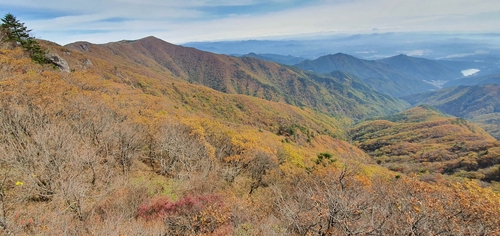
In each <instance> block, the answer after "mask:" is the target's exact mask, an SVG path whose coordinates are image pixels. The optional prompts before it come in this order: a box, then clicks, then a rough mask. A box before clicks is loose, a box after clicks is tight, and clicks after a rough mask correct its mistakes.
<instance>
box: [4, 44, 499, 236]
mask: <svg viewBox="0 0 500 236" xmlns="http://www.w3.org/2000/svg"><path fill="white" fill-rule="evenodd" d="M137 42H139V41H137ZM142 43H145V42H139V43H137V44H135V43H134V42H118V43H114V44H109V45H99V46H95V45H88V44H84V43H79V44H75V45H73V46H74V47H80V49H79V50H78V51H76V50H72V49H71V48H72V46H70V47H60V46H58V45H55V44H53V43H50V42H44V41H40V44H41V45H42V46H43V47H45V48H47V49H48V50H49V51H50V52H51V53H55V54H58V55H60V56H61V57H62V58H64V59H65V60H66V61H67V62H68V64H69V65H70V68H71V70H70V71H71V72H64V71H59V70H58V69H56V68H54V67H53V66H50V65H39V64H35V63H33V62H32V61H31V59H30V58H29V55H28V54H26V52H24V51H22V50H21V49H19V48H12V49H1V50H0V62H1V64H0V67H1V68H0V127H1V129H0V228H1V231H2V233H3V234H11V235H114V234H116V235H314V234H318V235H353V234H361V235H366V234H376V235H416V234H428V233H433V234H449V235H464V234H499V233H500V227H499V225H500V217H499V216H500V213H499V212H500V211H499V209H500V198H499V196H498V194H496V193H494V192H493V191H492V190H491V189H490V188H482V187H481V186H480V185H479V184H478V183H477V182H475V181H469V180H466V179H460V180H458V181H446V180H444V179H441V180H436V182H434V183H426V182H422V181H419V180H418V178H417V177H415V176H406V175H399V174H397V173H394V172H392V171H389V170H387V169H385V168H383V167H380V166H378V165H376V164H374V163H372V160H371V159H370V157H369V156H368V155H366V154H365V153H364V152H363V151H362V150H361V149H359V148H357V147H355V146H353V145H351V144H349V143H348V142H346V141H344V140H342V139H343V138H346V137H347V134H346V126H349V125H350V124H351V122H352V121H351V120H350V119H348V118H346V117H344V116H341V117H336V118H335V117H333V116H330V115H327V114H325V113H322V112H321V110H320V109H319V106H311V107H309V106H303V107H295V106H291V105H290V104H286V103H284V102H283V100H284V95H283V94H280V93H278V92H276V97H271V98H270V99H261V98H260V95H255V96H246V95H244V94H239V93H238V92H237V91H236V89H237V86H233V84H232V83H233V82H231V79H230V78H233V80H235V82H234V84H235V85H237V84H239V83H240V82H241V81H245V83H246V82H248V83H249V88H250V87H251V86H254V85H255V87H253V88H254V89H253V90H251V91H252V92H257V93H261V94H262V96H263V97H264V98H265V96H264V94H267V93H269V94H270V95H273V93H272V91H273V90H272V89H269V90H266V89H264V87H265V86H264V84H266V83H270V84H272V86H277V85H275V84H274V82H273V83H271V82H270V81H272V80H270V78H271V77H272V76H268V77H255V78H254V79H248V80H241V81H240V80H236V78H235V77H224V76H221V77H216V78H217V80H216V81H218V82H214V83H213V84H212V83H210V84H212V85H213V86H212V87H217V86H221V87H218V88H220V89H221V90H222V88H224V87H225V88H226V89H227V90H226V91H225V93H223V92H220V91H216V90H214V89H212V88H208V87H206V86H202V85H201V84H202V82H203V83H204V81H209V78H210V77H209V76H201V74H200V73H202V72H203V73H208V74H211V73H212V70H218V69H217V68H219V64H218V63H226V62H230V61H231V60H235V61H233V62H238V63H241V64H240V65H241V67H244V68H245V71H246V70H248V67H249V66H250V65H254V66H257V65H258V64H259V63H262V62H259V61H257V60H253V59H251V60H249V61H248V62H243V61H239V59H234V58H230V57H222V56H221V57H222V58H224V59H223V60H222V61H219V60H218V59H217V60H215V61H214V62H213V63H216V64H217V66H215V65H213V66H207V67H206V68H201V69H200V68H199V67H198V66H200V64H196V63H195V64H193V65H191V66H188V64H184V63H178V64H177V63H175V64H172V61H171V60H168V58H167V57H166V55H169V54H170V53H171V54H172V55H178V56H177V57H174V56H172V58H177V59H176V60H187V61H189V62H193V63H194V62H196V61H203V64H205V63H209V62H208V61H206V59H205V58H204V57H209V58H211V57H218V56H217V55H213V54H196V55H199V56H200V57H198V58H197V57H193V56H188V55H185V54H183V53H187V52H182V50H184V49H182V50H181V52H179V51H177V52H176V51H175V50H174V51H173V52H169V54H163V53H162V54H161V57H160V56H159V55H156V54H153V52H155V50H156V49H155V50H152V51H148V50H146V48H147V47H146V46H144V47H143V45H140V44H142ZM151 46H153V45H151ZM133 47H136V48H133ZM0 48H3V47H0ZM160 48H161V47H160ZM160 48H158V49H160ZM118 49H120V50H118ZM122 49H123V50H122ZM125 49H128V50H125ZM167 49H168V47H167V46H166V47H165V48H164V50H167ZM142 50H146V51H142ZM179 50H180V49H179ZM80 51H82V52H80ZM134 51H135V53H134ZM139 52H143V53H144V54H141V53H139ZM188 52H191V51H190V50H188ZM192 52H195V51H192ZM176 53H179V54H176ZM124 54H131V55H134V56H133V57H128V56H126V55H124ZM140 55H142V56H140ZM155 55H156V57H155ZM184 57H186V58H185V59H182V58H184ZM163 60H164V61H163ZM159 62H164V64H160V63H159ZM231 63H232V62H231ZM247 63H248V64H247ZM141 64H144V65H145V66H139V65H141ZM264 64H265V63H264ZM243 65H245V66H243ZM265 65H266V67H267V66H269V67H271V68H272V67H276V68H277V70H278V71H280V70H281V69H280V68H283V67H281V66H279V65H277V64H274V63H271V64H265ZM223 68H224V67H223ZM233 68H234V67H233ZM242 70H243V69H242ZM283 70H284V71H282V73H284V74H292V75H297V76H298V75H300V74H299V72H295V71H294V70H292V69H289V68H284V69H283ZM229 71H231V70H225V69H224V70H222V69H220V73H223V74H224V73H227V72H229ZM236 71H238V70H236ZM259 71H260V72H258V73H263V72H262V70H259ZM248 73H249V72H248ZM256 73H257V72H256ZM273 73H274V72H273ZM278 73H279V72H278ZM313 75H314V74H311V76H313ZM314 76H316V75H314ZM336 76H339V81H338V82H335V83H333V82H332V80H331V79H329V78H330V77H322V76H317V77H314V78H315V79H314V80H313V79H311V80H307V81H308V82H304V83H305V84H308V83H313V82H311V81H317V82H314V83H313V84H316V85H317V86H323V85H324V86H326V87H321V91H327V90H328V91H329V92H328V93H327V94H329V93H331V94H332V96H333V95H337V90H335V89H336V88H337V87H338V86H339V85H342V84H349V85H350V86H349V87H356V86H362V85H360V84H358V83H357V81H356V80H354V79H352V78H350V77H349V75H344V74H336ZM292 77H293V76H292ZM292 77H290V78H289V82H288V83H291V84H303V83H302V82H301V77H300V76H298V77H295V79H292ZM189 78H191V79H192V80H193V81H191V82H192V83H189ZM218 78H226V79H224V80H219V79H218ZM262 78H266V80H262V81H260V79H262ZM250 81H256V82H255V83H254V84H252V83H250ZM257 81H258V82H257ZM276 81H278V79H277V77H276ZM276 83H278V82H276ZM336 83H338V84H339V85H338V84H336ZM230 85H231V86H230ZM316 85H314V86H316ZM351 85H352V86H351ZM259 86H261V87H259ZM314 86H313V87H314ZM328 86H331V87H328ZM257 88H261V89H260V90H259V89H257ZM301 88H302V87H301ZM341 88H344V89H346V91H345V92H346V93H347V94H348V92H349V91H351V92H352V93H353V94H352V95H350V96H351V97H352V96H354V97H355V96H367V98H370V97H369V96H374V98H380V99H383V96H382V97H379V95H377V93H373V94H371V95H367V94H363V95H361V94H359V93H360V92H356V90H355V88H351V89H353V90H348V86H345V87H341ZM233 89H234V92H231V91H232V90H233ZM266 91H269V92H266ZM355 92H356V93H355ZM354 93H355V94H354ZM301 94H304V93H301ZM305 94H307V93H305ZM322 95H324V94H322ZM273 96H274V95H273ZM318 96H319V95H318ZM339 96H341V95H339ZM348 97H349V96H348ZM274 98H276V99H274ZM278 98H279V99H278ZM297 99H298V100H297V101H308V100H306V99H302V98H300V99H299V98H297ZM393 101H395V103H399V102H398V101H397V100H393ZM353 104H360V105H359V106H369V105H370V104H366V103H361V102H359V103H356V102H355V103H353ZM375 104H376V102H375ZM384 105H385V106H387V107H389V106H390V105H387V104H384ZM312 108H315V109H316V108H318V109H317V110H313V109H312ZM343 109H345V113H346V114H356V113H357V112H359V111H351V110H350V109H356V106H354V105H353V106H352V107H345V108H343ZM368 109H374V111H373V113H377V112H380V111H377V108H368ZM351 112H352V113H351ZM360 114H363V115H366V114H368V112H366V113H360ZM464 129H465V128H464ZM477 132H481V130H480V129H478V130H477ZM478 135H482V133H479V134H478ZM478 137H479V136H478ZM480 137H483V136H480ZM485 137H486V136H485ZM492 142H493V141H492ZM489 150H490V151H492V149H489Z"/></svg>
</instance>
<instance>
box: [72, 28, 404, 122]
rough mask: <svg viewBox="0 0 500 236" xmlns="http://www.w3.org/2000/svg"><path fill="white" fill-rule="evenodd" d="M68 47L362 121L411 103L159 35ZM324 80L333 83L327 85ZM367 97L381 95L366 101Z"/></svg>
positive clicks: (225, 89) (137, 67)
mask: <svg viewBox="0 0 500 236" xmlns="http://www.w3.org/2000/svg"><path fill="white" fill-rule="evenodd" d="M66 48H68V49H71V50H78V51H79V52H81V53H83V54H85V55H86V56H87V57H89V58H90V59H91V60H92V59H93V58H96V59H100V60H105V61H108V62H110V63H112V64H114V66H116V67H117V70H118V71H119V70H120V69H121V68H127V70H133V71H135V72H137V73H140V71H147V72H144V73H147V74H148V76H157V77H159V78H160V79H161V77H163V76H164V75H170V76H171V77H173V78H176V79H178V80H184V81H188V82H190V83H193V84H199V85H204V86H207V87H210V88H213V89H215V90H218V91H221V92H224V93H229V94H243V95H249V96H253V97H258V98H262V99H266V100H268V101H274V102H285V103H288V104H291V105H295V106H299V107H303V106H307V107H310V108H314V109H317V110H320V111H323V112H326V113H328V114H330V115H335V116H347V117H351V118H356V119H360V118H366V117H368V116H372V115H384V114H392V113H394V112H397V111H400V110H402V109H404V108H406V107H407V106H408V104H407V103H406V102H404V101H401V100H398V99H395V98H393V97H391V96H387V95H384V94H381V93H379V92H376V91H375V90H372V89H370V88H369V87H367V86H366V85H359V86H363V87H364V88H363V89H364V91H363V93H364V95H360V96H357V97H358V99H354V100H353V99H351V97H350V96H351V94H355V93H358V92H357V91H355V90H353V89H352V88H351V87H350V86H346V85H345V81H343V79H344V78H336V77H333V76H331V75H314V74H311V73H306V72H304V71H301V70H297V69H294V68H290V67H286V66H283V65H279V64H276V63H273V62H267V61H261V60H257V59H254V58H250V57H243V58H237V57H230V56H226V55H218V54H213V53H208V52H203V51H199V50H197V49H194V48H185V47H181V46H177V45H173V44H170V43H167V42H165V41H162V40H160V39H157V38H154V37H148V38H144V39H140V40H137V41H122V42H116V43H108V44H104V45H93V44H90V43H85V42H78V43H73V44H70V45H67V46H66ZM153 73H154V74H155V75H153ZM318 80H321V81H320V82H326V83H329V84H331V85H332V86H330V89H326V88H324V87H323V86H321V85H320V84H319V83H318ZM343 83H344V84H343ZM364 96H368V97H376V98H377V99H376V100H370V99H363V97H364ZM367 105H369V108H368V107H367ZM346 107H348V108H346Z"/></svg>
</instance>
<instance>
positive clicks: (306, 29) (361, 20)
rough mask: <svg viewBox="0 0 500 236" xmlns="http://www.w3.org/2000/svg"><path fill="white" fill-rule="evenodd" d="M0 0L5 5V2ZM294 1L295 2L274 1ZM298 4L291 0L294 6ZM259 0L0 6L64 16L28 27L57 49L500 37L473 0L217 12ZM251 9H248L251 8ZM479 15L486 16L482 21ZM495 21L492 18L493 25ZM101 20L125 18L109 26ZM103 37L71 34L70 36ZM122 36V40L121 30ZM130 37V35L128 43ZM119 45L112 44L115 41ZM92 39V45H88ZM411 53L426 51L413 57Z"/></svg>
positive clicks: (321, 2)
mask: <svg viewBox="0 0 500 236" xmlns="http://www.w3.org/2000/svg"><path fill="white" fill-rule="evenodd" d="M2 1H5V3H3V2H2ZM273 1H274V2H281V3H283V2H286V1H288V2H294V1H293V0H273ZM295 2H296V1H295ZM262 3H265V1H264V0H242V1H236V0H183V1H178V0H167V1H161V0H106V1H102V0H86V1H76V0H72V1H71V0H67V1H60V0H46V1H38V0H36V1H35V0H23V1H12V0H10V1H8V0H0V6H2V5H5V6H10V7H15V8H19V9H23V8H29V9H32V10H36V11H40V12H50V11H52V12H63V13H68V14H67V15H66V16H60V17H55V18H49V19H44V20H31V21H26V24H27V26H28V27H30V28H33V29H34V32H35V33H36V34H37V35H40V37H42V38H44V39H48V40H52V41H55V42H58V43H61V44H65V43H68V42H71V41H74V39H75V37H80V38H79V40H87V41H91V42H95V43H104V42H108V41H113V40H117V39H116V37H118V36H120V37H121V36H123V37H124V38H120V39H129V38H130V37H134V36H136V37H144V36H148V35H150V34H154V35H155V36H157V37H160V38H163V39H164V40H167V41H170V42H174V43H182V42H187V41H200V40H231V39H248V38H263V37H279V36H286V35H298V34H308V33H319V32H329V33H331V32H337V33H371V32H373V31H372V30H373V29H374V28H376V29H377V32H412V31H426V32H431V31H434V32H436V31H437V32H464V31H475V32H476V31H485V32H500V25H499V24H498V22H500V13H499V12H500V4H498V3H497V2H496V1H477V0H440V1H435V0H405V1H394V0H316V1H311V3H309V4H307V5H305V6H304V3H302V4H301V6H300V7H295V8H286V9H281V10H279V9H278V10H274V11H272V12H259V13H255V12H243V13H241V12H240V13H239V14H230V13H229V14H220V15H217V14H216V13H213V12H209V11H206V8H204V7H210V9H212V10H213V9H214V8H217V7H221V6H251V5H255V4H262ZM249 9H252V8H251V7H249ZM481 14H489V18H487V19H486V20H483V19H482V17H480V16H481ZM492 18H493V19H492ZM106 19H123V20H116V21H111V22H108V21H106ZM100 30H101V31H102V30H104V31H109V32H105V33H98V34H85V33H83V34H80V35H75V31H84V32H87V31H100ZM122 31H126V32H127V33H125V34H123V35H122V34H121V33H120V32H122ZM127 35H128V37H127ZM120 39H118V40H120ZM94 40H95V41H94ZM413 53H414V55H417V56H418V55H419V53H423V54H424V53H426V52H425V51H423V52H419V51H414V52H413Z"/></svg>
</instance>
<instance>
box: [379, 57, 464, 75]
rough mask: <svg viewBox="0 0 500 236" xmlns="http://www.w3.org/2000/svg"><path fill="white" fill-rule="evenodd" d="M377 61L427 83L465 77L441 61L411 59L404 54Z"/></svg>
mask: <svg viewBox="0 0 500 236" xmlns="http://www.w3.org/2000/svg"><path fill="white" fill-rule="evenodd" d="M377 61H379V62H382V63H386V64H388V65H391V66H392V67H394V68H396V69H398V70H400V71H404V72H405V73H406V74H410V75H412V76H415V77H417V78H419V79H421V80H426V81H439V80H445V81H448V80H454V79H458V78H461V77H462V76H463V75H462V73H460V71H458V70H456V71H455V70H452V69H450V68H448V67H447V66H445V65H443V64H442V63H440V62H439V61H434V60H429V59H425V58H418V57H410V56H407V55H404V54H400V55H397V56H393V57H389V58H385V59H380V60H377Z"/></svg>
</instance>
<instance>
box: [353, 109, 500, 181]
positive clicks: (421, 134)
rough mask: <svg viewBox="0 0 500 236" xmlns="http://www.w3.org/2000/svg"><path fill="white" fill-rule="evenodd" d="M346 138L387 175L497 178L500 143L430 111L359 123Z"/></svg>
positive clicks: (460, 121)
mask: <svg viewBox="0 0 500 236" xmlns="http://www.w3.org/2000/svg"><path fill="white" fill-rule="evenodd" d="M351 135H352V139H353V141H354V144H355V145H356V146H358V147H359V148H361V149H363V150H365V151H366V152H367V153H368V154H369V155H371V156H372V157H373V158H374V159H376V160H377V163H379V164H381V165H383V166H386V167H388V168H390V169H392V170H396V171H400V172H403V173H427V174H429V173H430V174H432V173H444V174H450V175H451V174H453V175H456V176H462V177H469V178H475V179H482V180H485V181H492V180H495V181H498V180H499V179H500V175H498V174H499V171H500V169H499V167H500V155H499V154H500V142H499V141H496V140H495V139H494V138H493V137H491V136H490V135H489V134H488V133H486V132H485V131H484V130H482V129H481V128H479V127H478V126H475V125H473V124H472V123H470V122H468V121H466V120H464V119H461V118H454V117H447V116H444V115H443V114H440V113H439V112H438V111H437V110H434V109H433V108H432V107H428V106H419V107H415V108H412V109H410V110H407V111H404V112H401V113H399V114H396V115H393V116H389V117H386V118H383V119H380V120H373V121H366V122H363V123H361V124H359V125H357V126H356V127H354V128H353V129H352V131H351Z"/></svg>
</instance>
